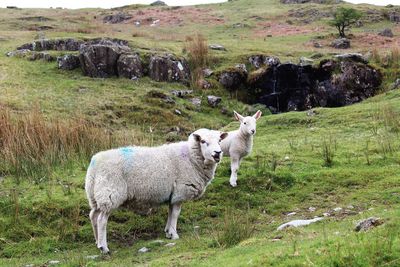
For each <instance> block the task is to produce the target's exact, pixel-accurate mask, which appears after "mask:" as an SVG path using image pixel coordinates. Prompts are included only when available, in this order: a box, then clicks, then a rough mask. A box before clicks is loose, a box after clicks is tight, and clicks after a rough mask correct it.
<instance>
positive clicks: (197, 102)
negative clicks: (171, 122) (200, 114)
mask: <svg viewBox="0 0 400 267" xmlns="http://www.w3.org/2000/svg"><path fill="white" fill-rule="evenodd" d="M190 102H191V103H192V104H193V105H194V106H196V107H200V106H201V98H199V97H194V98H192V99H190Z"/></svg>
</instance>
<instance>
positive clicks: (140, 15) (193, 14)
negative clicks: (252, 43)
mask: <svg viewBox="0 0 400 267" xmlns="http://www.w3.org/2000/svg"><path fill="white" fill-rule="evenodd" d="M129 15H131V16H132V18H131V19H129V20H125V21H123V22H122V23H124V24H136V25H138V24H140V26H183V25H186V24H192V23H195V24H207V25H208V24H212V25H215V24H223V23H224V22H225V20H224V19H223V18H222V17H218V16H215V15H214V14H213V10H212V9H210V8H195V7H181V8H178V9H171V8H169V9H168V8H151V9H145V10H138V11H136V12H129Z"/></svg>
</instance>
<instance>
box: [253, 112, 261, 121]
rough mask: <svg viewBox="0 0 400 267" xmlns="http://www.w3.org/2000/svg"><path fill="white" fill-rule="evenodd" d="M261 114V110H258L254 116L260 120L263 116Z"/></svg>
mask: <svg viewBox="0 0 400 267" xmlns="http://www.w3.org/2000/svg"><path fill="white" fill-rule="evenodd" d="M261 114H262V112H261V110H258V111H257V112H256V114H254V115H253V118H254V119H256V120H258V119H259V118H260V117H261Z"/></svg>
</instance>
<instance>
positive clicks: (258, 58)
mask: <svg viewBox="0 0 400 267" xmlns="http://www.w3.org/2000/svg"><path fill="white" fill-rule="evenodd" d="M248 60H249V63H250V64H251V65H253V66H254V67H255V68H256V69H259V68H261V67H263V66H268V67H271V66H276V65H278V64H280V63H281V61H280V60H279V58H277V57H274V56H266V55H253V56H250V57H249V58H248Z"/></svg>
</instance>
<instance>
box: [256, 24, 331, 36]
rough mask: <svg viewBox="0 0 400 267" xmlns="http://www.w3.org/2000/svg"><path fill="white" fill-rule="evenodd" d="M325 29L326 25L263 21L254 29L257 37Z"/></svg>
mask: <svg viewBox="0 0 400 267" xmlns="http://www.w3.org/2000/svg"><path fill="white" fill-rule="evenodd" d="M323 30H325V27H309V26H295V25H290V24H287V23H274V22H263V23H259V24H258V25H257V29H255V30H254V35H255V36H256V37H266V36H289V35H298V34H308V33H313V32H315V33H317V32H321V31H323Z"/></svg>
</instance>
